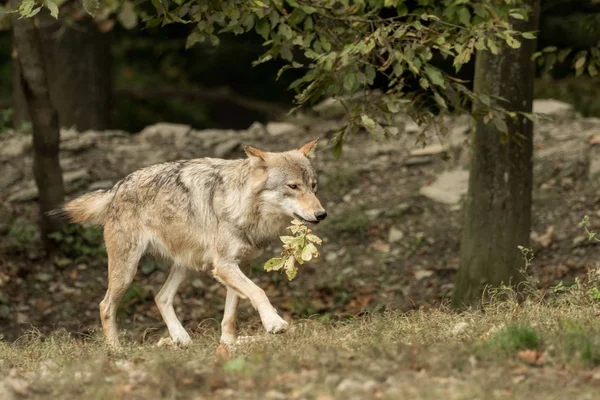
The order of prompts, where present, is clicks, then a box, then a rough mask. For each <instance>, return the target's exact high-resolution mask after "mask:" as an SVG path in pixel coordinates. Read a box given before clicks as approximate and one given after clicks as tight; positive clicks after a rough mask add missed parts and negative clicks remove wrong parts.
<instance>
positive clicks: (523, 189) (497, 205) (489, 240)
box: [452, 0, 540, 308]
mask: <svg viewBox="0 0 600 400" xmlns="http://www.w3.org/2000/svg"><path fill="white" fill-rule="evenodd" d="M527 3H528V4H529V5H530V6H531V7H532V8H533V15H531V16H530V18H529V21H522V22H521V21H513V22H514V24H513V25H514V27H515V29H517V30H520V31H533V30H536V29H537V27H538V23H539V6H540V0H527ZM534 51H535V41H534V40H523V41H522V45H521V47H520V48H519V49H510V48H507V49H505V50H503V51H502V53H501V54H500V55H498V56H494V55H493V54H491V53H490V52H487V51H481V52H478V54H477V59H476V66H475V82H474V84H475V91H476V92H477V93H479V94H487V95H488V96H489V95H496V96H501V97H503V98H505V99H506V100H507V102H503V103H502V104H503V106H504V107H505V108H506V109H508V110H510V111H522V112H531V109H532V103H533V81H534V74H535V66H534V63H533V62H532V61H531V56H532V54H533V53H534ZM506 122H507V125H508V131H509V134H510V136H509V140H508V142H507V143H505V144H504V143H503V141H502V140H501V132H500V131H499V130H498V129H496V127H495V126H494V124H492V123H491V122H488V124H485V123H484V122H483V120H482V119H479V120H478V122H477V123H476V129H475V132H474V134H473V136H472V138H471V146H472V147H471V155H472V159H471V165H470V176H469V190H468V193H467V202H466V208H465V222H464V226H463V235H462V243H461V251H460V266H459V270H458V275H457V278H456V283H455V287H454V293H453V296H452V305H453V306H454V307H457V308H461V307H465V306H467V307H468V306H472V307H478V306H479V305H480V301H481V296H482V291H483V289H484V287H485V286H487V285H490V286H498V285H500V284H502V283H505V284H509V283H515V281H518V280H520V277H519V269H520V268H521V267H522V266H523V259H522V257H521V253H520V251H519V250H518V247H517V246H519V245H521V246H528V245H529V234H530V228H531V192H532V187H533V183H532V152H533V145H532V143H533V125H532V123H531V121H529V120H528V119H526V118H524V117H519V118H518V120H516V121H506Z"/></svg>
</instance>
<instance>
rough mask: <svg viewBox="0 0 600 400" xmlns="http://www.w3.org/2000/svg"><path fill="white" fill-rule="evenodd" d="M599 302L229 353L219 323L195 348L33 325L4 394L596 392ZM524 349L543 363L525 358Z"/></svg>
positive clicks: (324, 330)
mask: <svg viewBox="0 0 600 400" xmlns="http://www.w3.org/2000/svg"><path fill="white" fill-rule="evenodd" d="M599 311H600V305H599V304H598V303H586V304H574V303H573V302H565V301H563V302H555V303H553V304H549V303H541V302H537V301H536V302H530V301H526V302H524V303H518V302H516V301H510V300H509V301H503V302H498V303H495V304H489V305H487V306H486V307H485V309H484V312H481V311H467V312H463V313H456V312H453V311H451V310H447V309H443V308H440V309H430V310H424V309H422V310H418V311H415V312H411V313H408V314H400V313H394V312H391V313H386V314H383V315H370V316H366V317H363V318H355V319H351V320H348V321H346V322H337V323H330V322H329V323H328V322H322V321H315V320H310V319H309V320H301V321H294V323H293V325H292V328H291V330H290V331H288V332H287V333H285V334H282V335H276V336H267V335H263V334H262V333H260V331H259V333H258V335H257V336H255V337H256V340H253V341H251V342H248V343H245V344H240V345H238V346H237V347H236V348H234V349H230V350H229V351H228V353H227V354H226V355H223V354H224V353H222V352H221V351H222V350H223V349H221V350H219V351H220V352H221V353H219V354H220V355H219V356H216V354H215V349H216V348H217V345H218V335H219V332H218V331H217V330H215V329H214V328H213V327H212V326H211V327H206V328H200V329H199V330H198V331H196V332H194V335H193V338H194V344H192V345H191V346H190V347H188V348H185V349H178V348H172V347H157V346H156V345H155V344H154V343H141V344H140V343H132V342H126V343H125V347H124V349H123V350H121V351H114V350H110V349H108V348H106V347H105V346H104V345H103V344H102V341H101V337H100V334H99V333H98V334H97V335H96V336H93V337H89V336H85V337H79V336H76V335H74V334H68V333H66V332H64V331H63V332H56V333H55V334H53V335H50V336H41V335H39V334H36V333H35V332H32V333H30V334H28V335H25V336H23V337H22V338H20V339H19V340H17V341H16V342H15V343H6V342H0V376H5V377H7V378H4V380H3V381H0V397H2V398H10V397H8V396H7V395H6V393H2V390H4V391H20V392H21V393H23V394H24V395H25V396H31V397H35V398H85V399H121V398H173V399H175V398H235V399H279V398H281V399H288V398H290V399H293V398H298V399H321V400H325V399H334V398H344V397H349V398H369V399H370V398H382V399H398V398H411V399H438V398H445V399H446V398H448V399H466V398H476V397H479V398H530V399H551V398H559V397H560V398H567V397H565V396H570V397H569V398H571V397H572V398H575V397H576V398H586V396H595V393H596V394H597V391H598V388H599V386H600V375H599V374H598V372H597V371H600V368H599V367H600V339H599V338H600V335H599V334H600V320H599V319H598V318H597V316H596V315H597V314H598V312H599ZM252 333H256V332H255V330H254V329H250V328H247V327H246V328H244V327H242V332H241V334H252ZM526 349H535V351H537V352H539V353H540V354H543V355H544V357H543V362H542V363H541V364H540V365H536V366H530V365H528V364H527V363H526V362H523V361H522V360H521V359H520V358H519V357H518V355H519V352H520V351H522V350H526ZM594 368H596V369H594ZM594 374H596V375H594ZM594 376H595V378H594ZM319 396H321V397H319ZM573 396H575V397H573ZM589 398H592V397H589Z"/></svg>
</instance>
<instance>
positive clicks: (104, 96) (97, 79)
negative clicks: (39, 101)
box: [13, 4, 112, 131]
mask: <svg viewBox="0 0 600 400" xmlns="http://www.w3.org/2000/svg"><path fill="white" fill-rule="evenodd" d="M73 6H76V7H80V6H79V5H78V4H74V5H73ZM35 18H36V20H37V23H38V31H39V40H40V44H41V48H42V54H43V57H44V64H45V66H46V73H47V76H48V82H49V83H48V84H49V88H50V97H51V98H52V103H53V104H54V107H55V108H56V110H57V111H58V114H59V117H60V123H61V125H62V126H65V127H73V126H74V127H76V128H77V129H78V130H80V131H84V130H88V129H96V130H102V129H107V128H109V127H110V126H109V125H110V102H111V94H112V93H111V52H110V42H111V33H110V32H108V33H103V32H100V31H99V30H98V27H97V25H96V24H95V23H94V20H93V19H92V18H91V17H89V16H81V17H80V18H79V19H75V17H74V15H73V13H69V12H67V11H66V10H62V11H61V12H60V14H59V20H58V21H57V20H55V19H54V18H52V17H51V16H49V15H48V13H47V12H45V10H43V11H42V12H40V14H38V16H36V17H35ZM13 66H14V68H13V69H14V70H15V73H14V78H16V79H15V80H14V82H15V84H14V92H13V108H14V109H15V114H14V117H13V121H14V124H15V127H18V126H19V125H20V124H22V123H23V122H26V121H29V115H28V113H27V110H26V109H25V108H24V107H22V105H24V104H25V97H24V93H23V89H22V88H21V85H20V78H19V65H18V63H17V62H15V63H14V64H13Z"/></svg>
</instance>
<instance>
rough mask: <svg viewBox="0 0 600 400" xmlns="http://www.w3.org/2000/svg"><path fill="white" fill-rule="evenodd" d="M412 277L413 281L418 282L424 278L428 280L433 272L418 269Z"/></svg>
mask: <svg viewBox="0 0 600 400" xmlns="http://www.w3.org/2000/svg"><path fill="white" fill-rule="evenodd" d="M414 275H415V279H416V280H418V281H420V280H423V279H425V278H429V277H430V276H431V275H433V271H431V270H428V269H418V270H416V271H415V272H414Z"/></svg>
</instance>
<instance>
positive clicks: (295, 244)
mask: <svg viewBox="0 0 600 400" xmlns="http://www.w3.org/2000/svg"><path fill="white" fill-rule="evenodd" d="M287 229H289V230H290V231H292V233H293V234H294V236H280V237H279V238H280V239H281V241H282V242H283V250H282V251H281V257H277V258H271V259H270V260H269V261H267V262H266V263H265V271H279V270H280V269H282V268H283V269H284V270H285V273H286V275H287V277H288V279H289V280H290V281H291V280H292V279H294V278H295V277H296V274H297V273H298V267H297V264H296V263H298V264H300V265H302V264H304V263H305V262H306V261H310V260H312V259H313V258H317V257H319V250H318V249H317V246H316V245H320V244H321V243H323V241H322V240H321V238H319V237H318V236H317V235H314V234H313V233H312V230H311V229H309V228H308V227H307V226H306V225H304V224H303V223H302V222H300V221H298V220H297V219H294V220H293V221H292V226H289V227H288V228H287Z"/></svg>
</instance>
